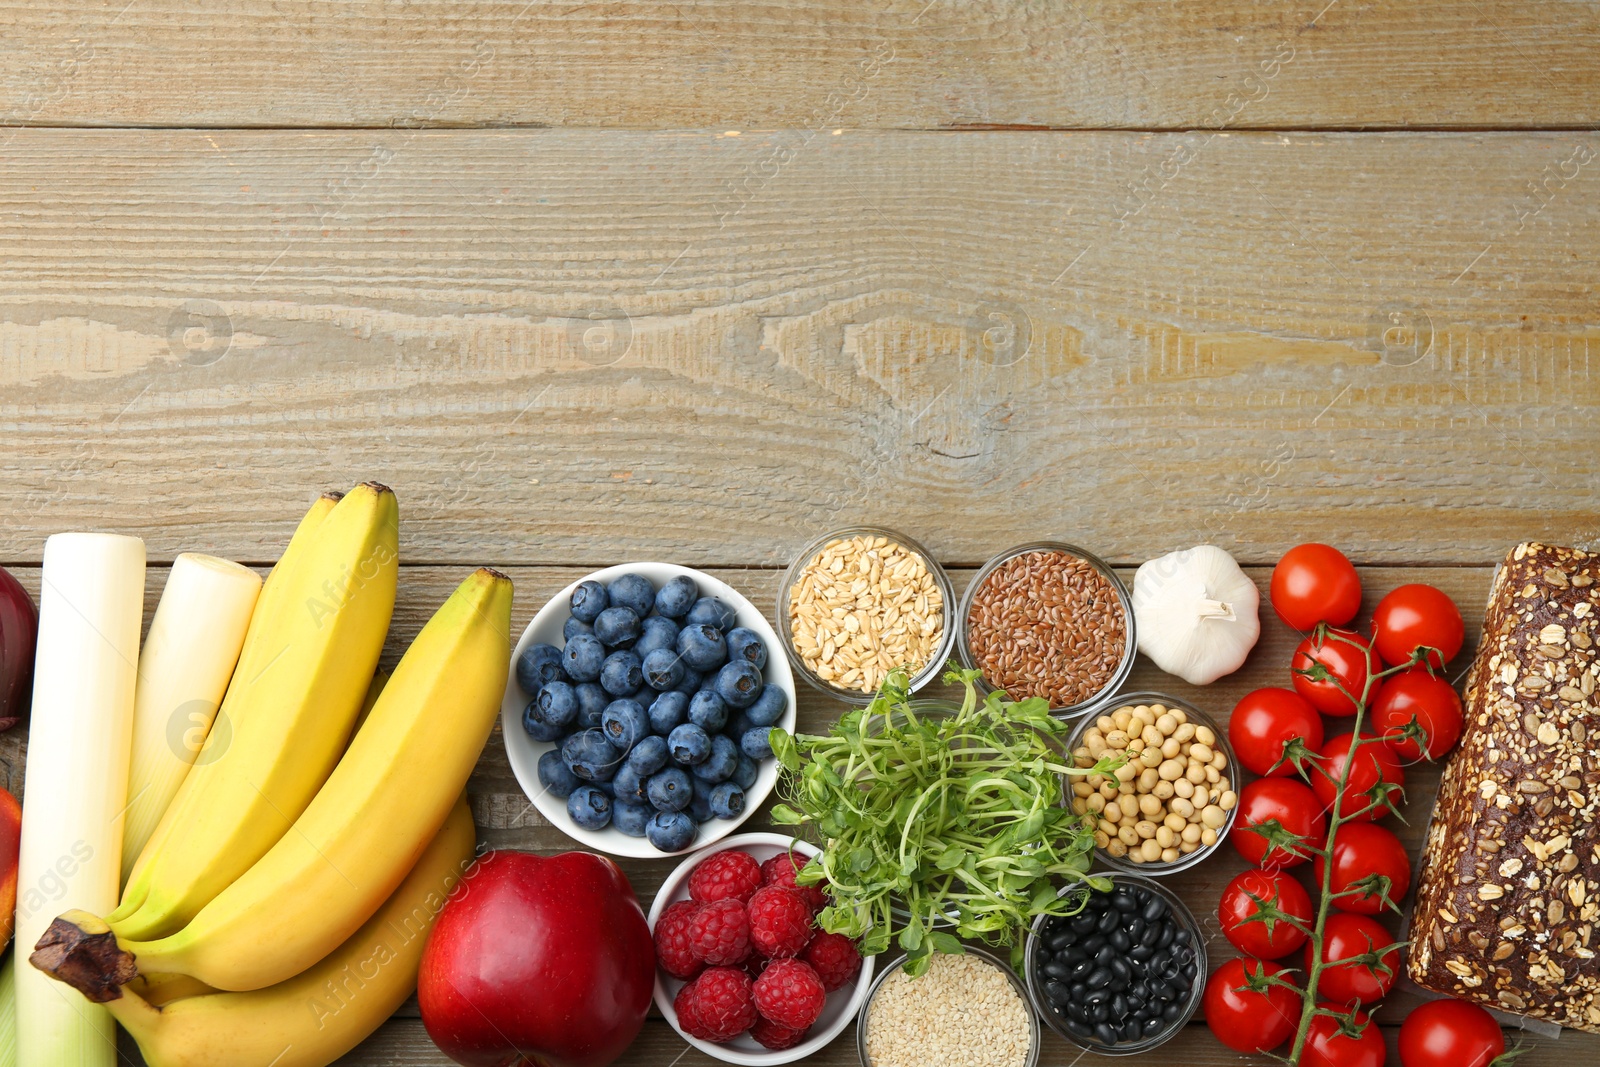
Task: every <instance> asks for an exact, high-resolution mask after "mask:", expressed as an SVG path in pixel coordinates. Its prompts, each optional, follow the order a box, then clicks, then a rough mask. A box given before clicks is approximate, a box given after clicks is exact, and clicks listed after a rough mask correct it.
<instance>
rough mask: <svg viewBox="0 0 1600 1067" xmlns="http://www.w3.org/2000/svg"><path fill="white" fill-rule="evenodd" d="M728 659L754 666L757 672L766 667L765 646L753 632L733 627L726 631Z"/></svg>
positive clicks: (740, 627)
mask: <svg viewBox="0 0 1600 1067" xmlns="http://www.w3.org/2000/svg"><path fill="white" fill-rule="evenodd" d="M728 658H729V659H731V660H739V659H742V660H744V661H745V662H746V663H750V664H754V666H755V668H756V670H758V671H759V670H761V669H762V668H763V667H765V666H766V665H767V646H766V645H765V644H764V643H763V642H762V640H761V638H760V637H759V636H757V634H756V632H755V631H754V630H749V629H746V628H745V627H743V626H735V627H734V628H733V629H731V630H729V631H728Z"/></svg>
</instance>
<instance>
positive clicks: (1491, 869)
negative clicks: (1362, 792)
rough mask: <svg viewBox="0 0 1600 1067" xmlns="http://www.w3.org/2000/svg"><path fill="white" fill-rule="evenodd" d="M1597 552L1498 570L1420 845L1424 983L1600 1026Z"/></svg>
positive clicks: (1418, 938) (1516, 562) (1518, 551)
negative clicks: (1455, 735) (1461, 718)
mask: <svg viewBox="0 0 1600 1067" xmlns="http://www.w3.org/2000/svg"><path fill="white" fill-rule="evenodd" d="M1597 646H1600V555H1597V554H1595V553H1590V552H1583V551H1580V550H1578V549H1572V548H1557V547H1553V546H1550V545H1543V544H1537V543H1533V542H1528V543H1524V544H1520V545H1518V546H1517V547H1516V548H1514V549H1512V551H1511V553H1510V555H1509V557H1508V558H1507V559H1506V562H1505V564H1504V565H1503V566H1502V567H1501V568H1500V571H1499V573H1498V574H1497V575H1496V576H1495V580H1494V584H1493V587H1492V588H1491V590H1490V593H1489V606H1488V610H1487V611H1486V613H1485V615H1484V621H1483V640H1482V643H1481V644H1480V645H1479V647H1478V651H1477V655H1476V657H1475V658H1474V660H1473V663H1472V672H1471V675H1470V676H1469V680H1468V683H1467V694H1466V728H1465V732H1464V734H1463V736H1462V739H1461V747H1460V749H1459V750H1458V751H1457V752H1456V754H1455V756H1454V757H1452V758H1451V760H1450V762H1449V765H1448V766H1447V767H1446V768H1445V772H1444V779H1443V782H1442V784H1441V785H1440V789H1439V803H1438V807H1437V808H1436V810H1435V811H1434V815H1433V822H1432V825H1431V826H1430V827H1429V831H1428V840H1427V844H1426V845H1425V847H1424V850H1423V867H1422V875H1421V878H1420V880H1419V883H1418V888H1417V906H1416V910H1415V913H1414V915H1413V918H1412V928H1411V937H1412V943H1413V948H1412V951H1411V957H1410V962H1409V963H1408V970H1409V973H1410V975H1411V978H1412V980H1414V981H1415V982H1416V983H1417V984H1418V985H1420V986H1422V987H1423V988H1425V989H1431V990H1433V991H1435V992H1438V993H1445V994H1449V995H1452V996H1458V997H1464V998H1466V999H1468V1000H1476V1001H1479V1002H1481V1003H1484V1004H1487V1005H1488V1006H1490V1007H1493V1008H1499V1009H1501V1010H1505V1011H1513V1012H1519V1013H1521V1014H1524V1015H1530V1016H1535V1017H1537V1018H1541V1019H1548V1020H1550V1021H1551V1022H1555V1023H1558V1024H1560V1025H1562V1026H1568V1027H1572V1028H1575V1029H1578V1030H1588V1031H1590V1032H1593V1033H1600V960H1597V959H1596V953H1597V951H1600V936H1597V932H1596V927H1597V926H1600V752H1595V751H1593V750H1592V749H1591V747H1590V739H1591V738H1593V739H1595V740H1596V741H1600V709H1597V704H1600V701H1597V700H1596V697H1595V687H1596V675H1597V673H1600V662H1597V652H1600V648H1597Z"/></svg>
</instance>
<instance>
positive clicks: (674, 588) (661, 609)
mask: <svg viewBox="0 0 1600 1067" xmlns="http://www.w3.org/2000/svg"><path fill="white" fill-rule="evenodd" d="M699 599H700V589H699V587H698V586H696V585H695V584H694V579H693V578H691V577H689V576H688V575H687V574H680V575H678V576H677V577H676V578H670V579H668V580H667V583H666V584H665V585H663V586H662V587H661V588H660V589H658V590H656V614H658V615H665V616H666V617H667V618H669V619H681V618H683V617H684V616H685V615H687V614H689V609H690V608H692V607H694V603H695V601H696V600H699Z"/></svg>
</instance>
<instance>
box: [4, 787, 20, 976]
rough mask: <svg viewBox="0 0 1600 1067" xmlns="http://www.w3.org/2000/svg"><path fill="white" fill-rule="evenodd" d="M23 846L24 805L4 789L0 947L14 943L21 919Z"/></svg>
mask: <svg viewBox="0 0 1600 1067" xmlns="http://www.w3.org/2000/svg"><path fill="white" fill-rule="evenodd" d="M21 845H22V805H21V804H18V803H17V798H16V797H14V796H12V795H11V794H10V793H9V792H7V791H6V790H4V789H0V950H4V949H5V947H6V945H8V944H10V943H11V935H12V934H13V933H14V932H15V931H16V921H17V850H18V848H20V847H21Z"/></svg>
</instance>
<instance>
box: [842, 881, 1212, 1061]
mask: <svg viewBox="0 0 1600 1067" xmlns="http://www.w3.org/2000/svg"><path fill="white" fill-rule="evenodd" d="M1090 877H1093V878H1109V879H1110V880H1111V882H1112V884H1113V885H1114V886H1115V885H1130V884H1136V885H1139V886H1141V887H1143V888H1145V889H1148V890H1149V891H1150V892H1151V893H1154V894H1155V895H1156V896H1158V897H1160V898H1161V899H1162V900H1164V901H1166V903H1167V907H1168V908H1170V909H1171V911H1172V914H1173V916H1174V917H1175V918H1176V919H1177V920H1178V925H1179V927H1180V928H1181V929H1184V930H1187V931H1188V932H1189V947H1190V949H1191V950H1192V951H1193V953H1194V956H1195V968H1194V984H1193V985H1192V986H1191V987H1190V989H1189V995H1188V997H1187V998H1185V999H1184V1000H1180V1001H1176V1002H1175V1003H1177V1004H1179V1005H1180V1007H1179V1009H1178V1013H1177V1014H1176V1016H1175V1017H1174V1018H1173V1019H1169V1020H1166V1025H1164V1026H1163V1027H1162V1028H1161V1029H1160V1030H1158V1031H1156V1032H1155V1033H1153V1034H1151V1035H1149V1036H1147V1037H1140V1038H1134V1039H1131V1040H1128V1041H1119V1042H1117V1043H1116V1044H1114V1045H1107V1044H1105V1043H1103V1042H1101V1041H1098V1040H1096V1038H1095V1037H1094V1035H1093V1033H1092V1032H1091V1031H1089V1029H1088V1027H1087V1026H1086V1024H1082V1023H1078V1024H1077V1025H1076V1026H1074V1025H1073V1024H1072V1023H1070V1022H1069V1021H1068V1020H1066V1019H1064V1018H1063V1017H1062V1015H1061V1013H1060V1012H1058V1011H1056V1009H1055V1008H1053V1007H1051V1005H1050V1002H1049V1001H1048V1000H1047V999H1046V998H1045V995H1044V983H1045V978H1044V976H1043V975H1042V974H1041V972H1040V970H1039V968H1040V966H1041V964H1040V963H1039V959H1038V957H1039V950H1040V948H1041V947H1042V946H1041V937H1042V931H1043V929H1044V924H1045V923H1046V922H1047V921H1048V920H1049V918H1050V916H1048V915H1040V916H1039V917H1038V918H1036V919H1034V921H1033V928H1032V930H1030V931H1029V932H1028V940H1027V942H1026V944H1025V945H1024V946H1023V973H1024V975H1025V976H1026V980H1027V987H1028V1002H1029V1004H1031V1005H1032V1006H1033V1013H1034V1015H1035V1016H1036V1017H1037V1018H1040V1019H1043V1020H1044V1024H1045V1025H1046V1026H1048V1027H1049V1028H1050V1029H1052V1030H1054V1031H1055V1032H1056V1033H1057V1034H1060V1035H1061V1036H1062V1037H1063V1038H1065V1039H1066V1040H1068V1041H1070V1042H1071V1043H1072V1044H1074V1045H1076V1046H1078V1047H1079V1048H1082V1049H1087V1050H1089V1051H1090V1052H1097V1053H1099V1054H1100V1055H1102V1056H1131V1055H1134V1054H1136V1053H1140V1052H1149V1051H1150V1050H1151V1049H1153V1048H1156V1047H1157V1046H1159V1045H1163V1044H1165V1043H1166V1042H1168V1041H1170V1040H1171V1039H1172V1038H1173V1037H1174V1036H1176V1035H1177V1034H1178V1033H1179V1032H1180V1031H1182V1030H1183V1028H1184V1026H1186V1025H1187V1024H1188V1022H1189V1020H1190V1019H1191V1018H1193V1017H1194V1013H1195V1011H1196V1010H1198V1009H1199V1007H1200V1000H1201V997H1202V996H1203V995H1204V993H1205V988H1206V974H1207V971H1208V967H1207V960H1206V943H1205V937H1204V935H1203V934H1202V933H1201V930H1200V924H1199V923H1198V922H1196V921H1195V917H1194V913H1193V912H1191V911H1190V910H1189V909H1188V907H1187V906H1186V905H1185V904H1184V903H1183V901H1182V900H1181V899H1179V897H1178V895H1177V894H1176V893H1174V892H1172V890H1170V889H1168V888H1167V887H1166V886H1164V885H1162V884H1161V883H1160V882H1158V881H1156V880H1155V879H1154V878H1146V877H1145V876H1143V875H1139V874H1129V873H1126V872H1120V871H1119V872H1111V873H1106V872H1103V871H1097V872H1095V873H1093V874H1092V875H1090ZM1083 884H1084V883H1082V882H1078V883H1074V884H1073V885H1069V886H1066V887H1065V888H1063V889H1062V890H1061V892H1060V893H1059V894H1057V895H1058V896H1066V895H1067V894H1068V893H1072V892H1076V891H1077V890H1078V889H1079V887H1080V886H1082V885H1083ZM1090 892H1094V891H1093V890H1090ZM1137 950H1138V946H1137V945H1136V946H1134V949H1133V951H1137ZM880 980H881V979H880ZM867 1004H868V1006H869V1007H870V1006H871V1004H872V997H871V994H870V993H869V994H868V997H867ZM862 1062H863V1063H865V1062H866V1061H865V1060H863V1061H862Z"/></svg>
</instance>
